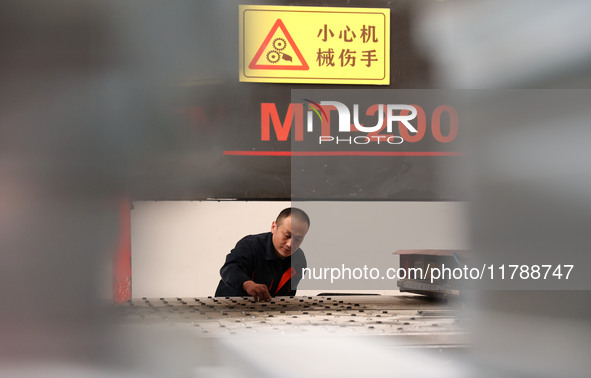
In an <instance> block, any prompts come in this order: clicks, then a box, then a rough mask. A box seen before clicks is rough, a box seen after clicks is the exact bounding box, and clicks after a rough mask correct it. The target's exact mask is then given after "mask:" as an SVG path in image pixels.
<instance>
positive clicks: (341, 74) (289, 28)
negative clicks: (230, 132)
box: [239, 5, 390, 85]
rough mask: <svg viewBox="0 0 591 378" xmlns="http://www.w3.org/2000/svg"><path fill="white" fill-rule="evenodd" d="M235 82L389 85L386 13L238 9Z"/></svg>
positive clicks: (289, 8)
mask: <svg viewBox="0 0 591 378" xmlns="http://www.w3.org/2000/svg"><path fill="white" fill-rule="evenodd" d="M239 13H240V81H252V82H269V83H325V84H376V85H388V84H390V10H389V9H382V8H328V7H292V6H262V5H240V12H239Z"/></svg>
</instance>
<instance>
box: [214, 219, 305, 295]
mask: <svg viewBox="0 0 591 378" xmlns="http://www.w3.org/2000/svg"><path fill="white" fill-rule="evenodd" d="M309 227H310V218H309V217H308V215H307V214H306V213H305V212H304V211H303V210H300V209H297V208H295V207H290V208H287V209H284V210H283V211H281V213H279V215H278V216H277V219H276V220H275V222H273V224H272V225H271V232H267V233H263V234H258V235H249V236H246V237H244V238H242V239H241V240H240V241H239V242H238V243H237V244H236V247H234V249H233V250H232V251H231V252H230V253H229V254H228V255H227V256H226V263H225V264H224V265H223V266H222V268H221V269H220V275H221V276H222V279H221V280H220V283H219V285H218V288H217V290H216V291H215V296H216V297H245V296H252V298H253V299H254V300H255V301H263V300H265V301H266V300H269V299H271V297H272V296H289V295H295V293H296V290H295V288H296V286H297V284H298V282H299V281H300V279H301V278H302V269H303V268H305V267H306V258H305V256H304V252H303V251H302V250H301V249H299V246H300V244H302V242H303V241H304V237H305V236H306V233H307V232H308V228H309ZM292 286H293V288H294V289H293V290H292Z"/></svg>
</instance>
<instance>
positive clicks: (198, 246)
mask: <svg viewBox="0 0 591 378" xmlns="http://www.w3.org/2000/svg"><path fill="white" fill-rule="evenodd" d="M314 204H315V206H309V207H307V206H306V202H297V203H293V205H294V206H298V207H299V206H301V207H304V208H306V209H307V210H308V209H309V210H308V211H309V215H310V218H311V221H312V225H311V228H310V231H309V232H308V235H307V236H306V239H305V241H304V243H303V244H302V249H303V250H304V251H305V253H306V257H307V260H308V263H309V265H312V264H316V265H318V263H319V262H320V263H323V259H322V257H323V251H327V250H329V249H330V250H332V251H333V252H334V251H335V250H339V251H342V253H343V254H350V253H357V254H362V253H364V251H371V254H373V255H376V254H377V255H383V256H385V258H387V259H391V262H392V267H398V259H397V257H395V256H393V255H392V252H394V251H396V250H398V249H410V248H417V249H428V248H437V249H454V248H456V249H466V248H467V244H468V242H467V232H468V231H467V227H466V224H465V220H466V204H465V203H463V202H323V203H322V204H321V206H318V205H319V204H318V203H314ZM291 205H292V203H291V202H272V201H261V202H244V201H222V202H218V201H159V202H155V201H138V202H134V208H133V210H132V212H131V243H132V295H133V297H134V298H138V297H171V296H173V297H179V296H180V297H185V296H209V295H213V293H214V291H215V288H216V286H217V283H218V281H219V269H220V267H221V266H222V264H223V262H224V258H225V256H226V254H227V253H228V252H229V251H230V250H231V249H232V248H233V247H234V245H235V244H236V242H237V241H238V240H239V239H240V238H242V237H243V236H245V235H248V234H256V233H261V232H267V231H269V230H270V228H271V223H272V221H273V220H274V219H275V217H276V216H277V214H278V213H279V211H281V210H282V209H283V208H285V207H289V206H291ZM348 212H349V213H350V212H353V213H355V214H357V215H358V217H357V219H354V220H352V221H351V222H350V229H343V230H339V233H338V234H335V233H334V232H331V233H330V234H327V232H326V230H327V229H328V227H327V226H324V225H328V224H330V222H331V219H334V217H338V216H339V214H343V213H348ZM326 263H329V262H326ZM340 263H341V261H337V262H335V264H336V265H339V264H340ZM324 265H326V264H324ZM353 286H354V283H353ZM391 288H392V289H395V288H396V283H395V282H392V283H391ZM323 289H325V288H323ZM327 289H328V290H330V288H327ZM323 291H326V290H323ZM372 292H379V293H382V294H387V293H388V291H387V290H377V291H376V290H374V291H372ZM318 293H319V290H305V291H298V295H300V294H302V295H312V294H318Z"/></svg>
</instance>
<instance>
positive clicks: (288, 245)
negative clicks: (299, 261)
mask: <svg viewBox="0 0 591 378" xmlns="http://www.w3.org/2000/svg"><path fill="white" fill-rule="evenodd" d="M271 232H272V233H273V246H274V247H275V251H276V253H277V255H279V257H281V258H286V257H289V256H291V254H292V253H293V252H295V251H297V250H298V248H299V247H300V244H302V242H303V241H304V236H306V233H307V232H308V224H307V223H306V222H304V221H301V220H299V219H297V218H294V219H293V222H292V218H291V215H290V216H289V217H286V218H283V219H282V220H281V221H280V222H279V224H277V222H273V225H272V226H271Z"/></svg>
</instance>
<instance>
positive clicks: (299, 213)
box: [275, 207, 310, 227]
mask: <svg viewBox="0 0 591 378" xmlns="http://www.w3.org/2000/svg"><path fill="white" fill-rule="evenodd" d="M290 215H293V216H294V217H296V218H298V219H299V220H303V221H304V222H306V223H307V224H308V227H310V217H309V216H308V214H306V212H305V211H304V210H302V209H298V208H297V207H288V208H287V209H283V210H281V212H280V213H279V215H278V216H277V219H276V220H275V222H276V223H277V224H279V223H281V221H282V220H283V219H284V218H287V217H289V216H290Z"/></svg>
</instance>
